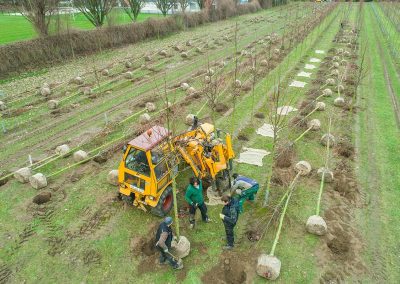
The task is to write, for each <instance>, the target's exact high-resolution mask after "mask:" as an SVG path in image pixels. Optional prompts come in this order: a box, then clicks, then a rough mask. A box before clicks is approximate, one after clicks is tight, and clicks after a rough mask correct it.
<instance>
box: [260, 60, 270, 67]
mask: <svg viewBox="0 0 400 284" xmlns="http://www.w3.org/2000/svg"><path fill="white" fill-rule="evenodd" d="M260 65H261V66H268V61H267V60H266V59H263V60H261V61H260Z"/></svg>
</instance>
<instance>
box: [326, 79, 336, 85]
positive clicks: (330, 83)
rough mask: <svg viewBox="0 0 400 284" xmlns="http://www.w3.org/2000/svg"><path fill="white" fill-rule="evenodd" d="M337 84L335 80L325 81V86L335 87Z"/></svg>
mask: <svg viewBox="0 0 400 284" xmlns="http://www.w3.org/2000/svg"><path fill="white" fill-rule="evenodd" d="M335 83H336V81H335V79H333V78H328V79H326V81H325V84H327V85H328V86H333V85H335Z"/></svg>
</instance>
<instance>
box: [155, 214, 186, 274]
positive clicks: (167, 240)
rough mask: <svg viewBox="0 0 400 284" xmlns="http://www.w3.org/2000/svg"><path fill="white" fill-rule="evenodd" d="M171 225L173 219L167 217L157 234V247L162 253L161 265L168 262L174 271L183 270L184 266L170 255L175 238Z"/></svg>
mask: <svg viewBox="0 0 400 284" xmlns="http://www.w3.org/2000/svg"><path fill="white" fill-rule="evenodd" d="M171 225H172V218H171V217H166V218H165V219H164V221H163V222H162V223H161V224H160V226H159V227H158V230H157V233H156V247H157V249H158V250H159V251H160V264H164V263H165V262H166V261H168V262H169V264H170V265H171V266H172V267H173V268H174V269H182V268H183V265H182V264H181V263H178V261H177V260H176V259H174V258H173V257H172V255H171V254H170V253H169V250H170V249H171V242H172V238H173V233H172V229H171Z"/></svg>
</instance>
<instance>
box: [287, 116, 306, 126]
mask: <svg viewBox="0 0 400 284" xmlns="http://www.w3.org/2000/svg"><path fill="white" fill-rule="evenodd" d="M289 124H290V126H291V127H298V128H300V129H307V119H305V117H304V116H302V115H296V116H294V117H293V118H292V119H291V120H290V122H289Z"/></svg>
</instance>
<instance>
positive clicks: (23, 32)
mask: <svg viewBox="0 0 400 284" xmlns="http://www.w3.org/2000/svg"><path fill="white" fill-rule="evenodd" d="M157 17H162V16H161V15H159V14H139V16H138V19H137V21H138V22H140V21H144V20H146V19H149V18H157ZM59 19H60V20H59V21H60V28H61V30H63V29H64V30H65V29H67V28H68V27H69V28H70V29H82V30H88V29H94V28H95V27H94V26H93V25H92V24H91V23H90V22H89V21H88V20H87V19H86V17H85V16H84V15H83V14H81V13H76V14H74V15H72V14H68V15H60V16H59ZM130 22H131V19H130V18H129V17H128V15H127V14H126V13H125V12H124V11H122V10H114V11H112V12H111V14H110V16H109V20H108V21H107V22H106V23H105V26H107V25H109V24H112V25H120V24H127V23H130ZM54 25H55V24H54ZM52 29H53V32H55V31H56V30H57V29H56V27H55V26H54V27H53V28H52ZM0 31H1V32H0V44H7V43H11V42H16V41H20V40H28V39H32V38H34V37H36V36H37V34H36V31H35V30H34V29H33V27H32V25H31V24H30V22H29V21H28V20H27V19H26V18H25V17H23V16H15V15H7V14H2V13H0Z"/></svg>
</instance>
